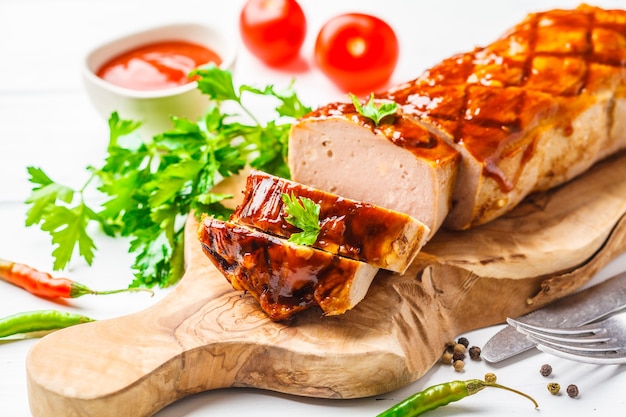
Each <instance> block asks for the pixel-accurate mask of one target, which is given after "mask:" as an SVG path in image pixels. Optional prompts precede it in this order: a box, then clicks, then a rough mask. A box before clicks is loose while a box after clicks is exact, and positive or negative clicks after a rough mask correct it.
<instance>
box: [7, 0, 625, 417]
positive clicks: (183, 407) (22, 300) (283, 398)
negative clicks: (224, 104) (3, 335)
mask: <svg viewBox="0 0 626 417" xmlns="http://www.w3.org/2000/svg"><path fill="white" fill-rule="evenodd" d="M301 3H302V5H303V7H304V9H305V12H306V13H307V17H308V23H309V31H308V37H307V41H306V43H305V46H304V48H303V58H304V62H305V63H307V64H308V67H307V65H305V66H304V67H300V68H294V67H292V68H288V69H285V70H270V69H268V68H267V67H264V66H263V65H262V64H260V63H259V62H258V61H256V60H255V59H254V58H253V57H252V56H251V55H249V54H248V52H247V51H246V50H245V49H244V48H243V47H241V49H240V51H239V57H238V62H237V66H236V68H235V71H234V72H235V79H236V82H237V83H247V84H253V85H258V86H264V85H266V84H268V83H273V84H276V85H279V86H280V85H287V84H288V83H289V82H290V80H291V79H292V78H294V77H295V79H296V88H297V90H298V92H299V93H300V95H301V97H302V99H303V100H304V101H305V102H306V103H308V104H311V105H317V104H323V103H325V102H328V101H332V100H335V99H337V98H340V97H342V96H343V93H342V92H340V91H338V90H336V89H335V88H334V87H333V85H332V84H331V83H330V82H329V81H328V80H327V79H326V78H324V76H323V75H322V74H321V73H320V72H319V71H318V70H317V69H315V67H314V66H313V65H312V60H311V56H312V48H313V42H314V38H315V34H316V33H317V30H319V28H320V27H321V25H322V23H323V22H324V21H326V20H327V19H328V18H330V17H331V16H333V15H335V14H338V13H340V12H347V11H358V12H366V13H372V14H376V15H378V16H380V17H382V18H384V19H385V20H387V21H388V22H389V23H391V24H392V25H393V26H394V28H395V29H396V30H397V33H398V35H399V37H400V41H401V57H400V62H399V65H398V68H397V71H396V73H395V75H394V81H396V82H401V81H404V80H408V79H410V78H413V77H414V76H416V75H418V74H419V73H420V72H421V71H422V70H423V69H425V68H427V67H428V66H430V65H431V64H433V63H435V62H437V61H439V60H440V59H442V58H444V57H446V56H448V55H450V54H452V53H456V52H460V51H465V50H469V49H472V48H473V47H474V46H475V45H481V44H485V43H488V42H490V41H491V40H493V39H494V38H495V37H496V36H499V35H500V34H501V33H502V32H503V31H504V30H506V29H507V28H508V27H510V26H511V25H513V24H514V23H516V22H517V21H519V20H520V19H522V18H523V16H524V15H525V14H526V13H527V12H530V11H536V10H543V9H547V8H551V7H575V6H576V5H577V4H578V1H570V0H561V1H558V0H550V1H539V0H535V1H533V0H515V1H500V2H495V1H493V0H472V1H467V0H439V1H437V0H386V1H384V2H383V1H380V0H378V1H376V0H361V1H358V0H340V1H330V0H318V1H315V0H302V2H301ZM242 4H243V1H242V0H229V1H218V0H202V1H200V0H197V1H195V0H178V1H161V0H159V1H155V0H73V1H72V0H56V1H54V0H0V257H1V258H5V259H12V260H15V261H20V262H24V263H28V264H30V265H32V266H35V267H37V268H39V269H42V270H50V269H51V265H52V259H51V256H50V253H51V251H52V247H51V244H50V240H49V237H48V236H47V235H46V234H44V233H43V232H40V231H39V230H38V229H36V228H25V227H24V218H25V210H26V206H25V205H24V204H23V201H24V199H25V198H26V197H27V196H28V195H29V192H30V186H29V183H28V181H27V173H26V167H27V166H29V165H33V166H39V167H42V168H43V169H44V170H45V171H46V172H47V173H48V174H49V175H51V176H52V177H53V178H54V179H56V180H58V181H60V182H64V183H68V184H70V185H78V184H81V183H82V181H83V180H84V175H85V171H84V167H85V166H87V165H89V164H99V163H101V161H102V158H103V157H104V150H105V146H106V140H107V133H108V132H107V127H106V123H105V121H104V120H102V119H100V118H99V117H98V116H97V114H96V113H95V110H94V109H93V108H92V106H91V104H90V102H89V100H88V98H87V96H86V95H85V92H84V90H83V86H82V81H81V77H80V66H81V60H82V58H83V56H84V55H85V54H86V52H87V51H88V50H89V48H91V47H93V46H95V45H97V44H99V43H101V42H104V41H106V40H109V39H111V38H113V37H117V36H118V35H123V34H126V33H129V32H132V31H135V30H138V29H141V28H146V27H151V26H155V25H158V24H163V23H173V22H181V21H196V22H205V23H210V24H215V25H218V26H221V27H223V28H225V29H227V30H230V31H231V32H232V35H233V36H237V37H238V32H237V14H238V11H239V8H240V7H241V5H242ZM596 4H598V5H601V6H605V7H609V8H619V7H624V5H626V3H624V2H623V1H622V0H614V1H610V0H604V1H600V0H598V1H597V3H596ZM97 244H98V247H99V251H98V253H97V255H96V260H95V262H94V264H93V265H92V266H91V267H89V266H88V265H86V264H85V263H84V262H83V261H82V260H79V259H76V260H75V261H74V262H73V263H72V265H71V267H70V268H69V269H68V270H67V271H64V272H63V273H57V275H66V276H68V277H70V278H73V279H75V280H78V281H80V282H82V283H84V284H87V285H90V286H92V287H95V288H113V287H118V286H122V287H124V286H126V285H127V284H128V283H129V282H130V280H131V279H132V275H131V270H130V265H131V262H132V258H131V257H130V255H128V254H127V253H125V252H126V244H125V242H119V241H113V240H111V239H108V238H106V237H103V236H99V238H98V240H97ZM621 269H626V261H625V260H624V259H618V260H617V261H615V262H614V263H612V264H611V265H610V266H609V267H607V268H606V269H605V270H604V271H603V272H602V273H601V274H600V277H599V278H598V279H602V278H604V277H606V276H609V275H610V274H611V273H614V272H617V271H619V270H621ZM167 292H168V291H167V290H158V291H157V294H156V295H155V297H154V298H149V297H148V296H145V295H143V294H128V295H124V294H121V295H116V296H109V297H100V298H97V297H83V298H80V299H77V300H74V301H72V302H68V303H57V304H55V303H51V302H49V301H44V300H41V299H38V298H36V297H33V296H30V295H29V294H25V293H24V292H23V291H21V290H19V289H17V288H15V287H13V286H11V285H9V284H5V283H2V282H0V316H6V315H9V314H13V313H16V312H19V311H26V310H33V309H41V308H57V309H63V310H68V311H80V312H83V313H85V314H87V315H91V316H93V317H95V318H98V319H106V318H109V317H115V316H119V315H122V314H127V313H130V312H133V311H138V310H142V309H144V308H146V307H147V306H149V305H151V304H153V303H156V302H158V301H159V300H160V299H161V298H162V297H163V296H164V295H165V294H166V293H167ZM500 327H501V326H494V327H492V328H487V329H481V330H479V331H476V332H472V333H470V334H468V335H465V336H467V337H468V338H469V339H470V341H471V343H472V344H477V345H479V346H480V345H481V344H483V343H485V342H486V340H487V339H488V338H489V337H490V336H491V335H493V334H494V333H495V332H496V331H497V330H498V329H499V328H500ZM33 343H35V340H32V339H31V340H17V341H15V340H7V341H0V417H27V416H30V412H29V408H28V400H27V394H26V377H25V371H24V364H25V358H26V354H27V352H28V350H29V348H30V347H31V346H32V345H33ZM545 362H549V363H551V364H552V366H553V367H554V369H555V377H556V379H558V380H559V381H560V382H561V384H562V385H563V386H566V385H567V384H569V383H576V384H578V386H579V387H580V389H581V393H582V394H581V397H580V398H579V399H577V400H572V399H569V398H568V397H566V396H565V395H561V396H558V397H553V396H551V395H549V394H548V392H547V390H546V388H545V383H546V380H545V379H543V378H542V377H541V376H540V375H539V367H540V366H541V364H542V363H545ZM623 370H624V367H623V366H605V367H601V366H591V365H579V364H575V363H572V362H568V361H564V360H559V359H556V358H552V357H549V356H547V355H545V354H540V353H538V352H537V351H532V352H528V353H526V354H523V355H521V356H520V357H519V358H516V359H514V360H509V361H506V362H505V363H503V364H499V365H497V366H493V365H489V364H487V363H485V362H484V361H483V362H479V363H475V362H469V363H468V364H467V368H466V372H465V373H463V374H457V373H454V372H453V371H452V370H451V369H450V368H448V367H440V366H435V367H434V368H433V370H432V371H431V372H429V373H428V374H427V375H426V376H425V377H423V378H422V379H420V380H419V381H417V382H415V383H414V384H412V385H410V386H408V387H405V388H403V389H401V390H398V391H396V392H392V393H389V394H386V395H381V396H378V397H377V398H366V399H361V400H349V401H339V400H332V401H331V400H317V399H309V398H299V397H294V396H287V395H282V394H276V393H269V392H263V391H258V390H251V389H225V390H219V391H215V392H208V393H203V394H198V395H195V396H192V397H189V398H187V399H185V400H182V401H179V402H177V403H175V404H173V405H171V406H169V407H167V408H166V409H164V410H163V411H161V412H159V413H158V414H157V416H158V417H174V416H176V417H182V416H201V415H202V416H206V415H229V416H238V415H241V416H244V415H246V416H248V415H254V416H256V417H261V416H272V417H274V416H276V415H299V416H317V415H320V414H322V413H323V414H325V415H327V416H374V415H376V414H377V413H378V412H380V411H382V410H384V409H385V408H387V407H389V406H391V405H392V404H393V403H395V402H396V401H399V400H401V399H402V398H404V397H406V396H408V395H410V394H411V393H413V392H415V391H418V390H421V389H423V388H425V387H427V386H429V385H432V384H435V383H441V382H445V381H448V380H452V379H457V378H461V379H466V378H481V377H482V376H483V375H484V373H485V372H496V373H497V374H498V376H499V380H500V381H502V382H503V383H504V382H506V383H509V384H511V385H514V386H516V387H517V388H520V389H522V390H524V391H527V392H529V393H530V394H531V395H533V396H535V397H536V398H537V399H538V401H539V403H540V406H541V415H543V416H544V417H545V416H566V415H567V416H569V415H598V416H604V415H616V414H620V413H622V411H618V410H623V408H624V398H625V396H624V394H623V387H624V386H626V375H625V374H624V373H623V372H622V371H623ZM525 401H526V400H523V399H519V400H517V399H516V398H511V396H510V394H505V393H499V392H493V391H491V392H483V393H481V394H479V395H477V396H475V397H471V398H468V399H466V400H464V401H463V402H460V403H456V404H455V405H452V406H448V407H445V408H443V409H439V410H437V411H435V412H432V413H431V414H430V415H433V416H449V415H457V414H459V415H478V414H480V415H484V416H502V415H520V416H537V415H538V414H536V413H537V412H536V411H535V410H533V409H532V407H531V406H530V404H528V403H526V402H525ZM51 417H52V416H51ZM54 417H56V416H54ZM59 417H62V416H59Z"/></svg>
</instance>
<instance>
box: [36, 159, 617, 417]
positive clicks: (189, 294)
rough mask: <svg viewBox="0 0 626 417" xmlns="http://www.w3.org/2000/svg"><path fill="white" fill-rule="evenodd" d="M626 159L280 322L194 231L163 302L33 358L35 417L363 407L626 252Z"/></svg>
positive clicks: (442, 237)
mask: <svg viewBox="0 0 626 417" xmlns="http://www.w3.org/2000/svg"><path fill="white" fill-rule="evenodd" d="M624 213H626V155H624V154H622V155H618V156H615V157H612V158H610V159H608V160H606V161H604V162H602V163H600V164H598V165H596V166H595V167H594V168H592V169H591V170H590V171H589V172H587V173H586V174H585V175H584V176H582V177H580V178H578V179H576V180H574V181H572V182H570V183H568V184H567V185H565V186H562V187H560V188H557V189H554V190H552V191H550V192H545V193H540V194H535V195H533V196H531V197H529V198H527V199H526V200H525V201H524V202H523V203H522V204H521V205H520V206H519V207H518V208H517V209H515V210H514V211H513V212H511V213H510V214H509V215H507V216H505V217H503V218H500V219H498V220H495V221H493V222H491V223H489V224H486V225H484V226H481V227H478V228H475V229H472V230H469V231H464V232H447V231H441V232H439V233H438V234H437V235H436V236H435V237H434V238H433V240H431V242H429V243H428V245H427V246H426V247H425V248H424V249H423V250H422V251H421V253H420V254H419V255H418V257H417V259H416V261H415V262H414V263H413V265H412V266H411V267H410V269H409V271H408V272H406V273H405V274H403V275H397V274H395V275H394V274H391V273H387V272H384V271H382V272H380V273H379V274H378V276H377V277H376V279H375V281H374V283H373V285H372V287H371V288H370V290H369V292H368V295H367V296H366V297H365V299H364V300H363V301H362V302H361V303H360V304H358V305H357V306H356V307H355V308H354V309H353V310H351V311H349V312H347V313H346V314H344V315H341V316H336V317H323V316H322V314H321V310H319V309H317V308H313V309H310V310H307V311H305V312H304V313H302V314H299V315H298V316H297V317H296V318H295V319H294V320H293V321H291V322H289V323H276V322H272V321H270V320H269V319H268V318H267V317H266V316H265V315H264V313H263V312H262V311H261V310H260V309H259V308H258V307H257V304H256V302H255V300H254V299H253V298H252V297H251V296H250V295H244V294H242V293H241V292H239V291H235V290H233V289H232V287H231V286H230V284H229V283H228V282H227V281H226V279H225V278H224V277H223V276H222V275H221V274H220V273H219V272H218V271H217V270H216V269H215V268H214V267H213V265H212V264H211V263H210V261H209V260H208V258H207V257H206V256H205V255H204V254H203V253H202V251H201V247H200V244H199V242H198V241H197V239H196V234H195V228H196V226H197V223H196V222H195V220H193V218H191V219H190V220H189V221H188V222H187V231H186V236H187V238H186V249H185V250H186V263H187V269H186V272H185V275H184V277H183V279H182V280H181V281H180V282H179V283H178V285H177V287H176V288H175V289H174V290H173V291H172V292H171V293H170V294H168V295H167V296H166V297H165V298H164V299H163V300H161V301H159V302H158V303H156V304H155V305H154V306H152V307H150V308H148V309H146V310H144V311H140V312H137V313H134V314H131V315H128V316H123V317H119V318H114V319H108V320H103V321H96V322H92V323H87V324H83V325H80V326H75V327H71V328H68V329H65V330H61V331H57V332H54V333H51V334H49V335H46V336H45V337H43V338H42V339H41V340H40V341H38V342H37V343H36V344H35V345H34V346H33V347H32V348H31V350H30V351H29V354H28V357H27V360H26V369H27V381H28V395H29V401H30V407H31V411H32V413H33V416H34V417H49V416H61V415H62V416H65V417H74V416H94V417H95V416H98V417H105V416H111V417H143V416H150V415H153V414H154V413H156V412H157V411H159V410H160V409H162V408H164V407H165V406H166V405H168V404H170V403H172V402H174V401H176V400H178V399H180V398H183V397H185V396H187V395H190V394H193V393H197V392H201V391H205V390H211V389H217V388H224V387H256V388H259V389H266V390H274V391H278V392H282V393H288V394H294V395H299V396H310V397H320V398H357V397H365V396H372V395H377V394H381V393H385V392H388V391H391V390H394V389H397V388H399V387H402V386H404V385H406V384H408V383H410V382H413V381H415V380H417V379H418V378H420V377H421V376H422V375H424V374H425V373H426V372H427V371H428V370H429V369H430V368H431V367H432V366H433V365H434V364H435V363H436V362H437V360H438V359H439V358H440V355H441V353H442V350H443V346H444V344H445V342H446V341H448V340H451V339H453V338H455V337H456V336H457V335H460V334H462V333H463V332H467V331H471V330H474V329H477V328H481V327H485V326H489V325H493V324H497V323H501V322H503V321H504V319H505V318H506V317H507V316H518V315H521V314H524V313H528V312H530V311H532V310H534V309H536V308H539V307H541V306H543V305H545V304H547V303H549V302H551V301H553V300H556V299H558V298H561V297H563V296H565V295H568V294H570V293H572V292H573V291H575V290H576V289H578V288H580V287H581V286H582V285H583V284H585V283H586V282H587V281H588V280H590V279H591V277H592V276H593V275H594V274H595V273H596V272H597V271H598V270H599V269H600V268H602V267H603V266H604V265H606V264H607V263H608V262H609V261H610V260H612V259H613V258H615V257H616V256H617V255H619V254H620V253H621V252H623V251H624V250H626V224H625V221H624V219H623V216H624Z"/></svg>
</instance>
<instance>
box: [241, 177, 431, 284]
mask: <svg viewBox="0 0 626 417" xmlns="http://www.w3.org/2000/svg"><path fill="white" fill-rule="evenodd" d="M283 194H287V195H293V196H295V197H297V198H303V197H304V198H308V199H310V200H312V201H313V202H314V203H316V204H318V205H319V207H320V214H319V226H320V232H319V234H318V236H317V240H316V241H315V242H314V243H313V244H312V246H314V247H316V248H318V249H322V250H324V251H326V252H330V253H333V254H339V255H341V256H345V257H348V258H351V259H354V260H358V261H362V262H366V263H369V264H370V265H372V266H375V267H377V268H384V269H388V270H390V271H393V272H400V273H402V272H404V271H406V269H407V268H408V266H409V265H410V264H411V262H412V261H413V259H414V258H415V256H416V255H417V253H418V252H419V250H420V248H421V247H422V246H423V245H424V243H425V242H426V239H427V237H428V235H429V229H428V228H427V227H426V226H425V225H424V224H422V223H421V222H419V221H417V220H416V219H414V218H412V217H411V216H408V215H406V214H404V213H400V212H397V211H392V210H388V209H385V208H382V207H378V206H376V205H373V204H368V203H363V202H359V201H354V200H350V199H346V198H343V197H340V196H337V195H334V194H332V193H328V192H325V191H322V190H319V189H315V188H312V187H307V186H305V185H302V184H299V183H296V182H293V181H289V180H287V179H285V178H279V177H276V176H273V175H269V174H267V173H265V172H261V171H257V170H252V171H251V172H250V174H249V175H248V177H247V180H246V188H245V190H244V192H243V201H242V202H241V203H240V204H239V205H238V206H237V207H236V209H235V211H234V213H233V214H232V215H231V217H230V220H231V221H232V222H234V223H237V224H241V225H247V226H250V227H254V228H256V229H258V230H261V231H263V232H266V233H270V234H273V235H275V236H280V237H284V238H290V237H291V235H292V234H293V233H296V232H299V229H298V228H297V227H295V226H293V225H292V224H290V223H289V222H288V221H287V220H286V218H287V212H286V210H285V204H284V202H283V199H282V196H283Z"/></svg>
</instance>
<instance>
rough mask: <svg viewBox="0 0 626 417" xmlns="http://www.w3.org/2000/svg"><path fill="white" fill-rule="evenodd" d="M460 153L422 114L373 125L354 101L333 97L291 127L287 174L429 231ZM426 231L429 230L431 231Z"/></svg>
mask: <svg viewBox="0 0 626 417" xmlns="http://www.w3.org/2000/svg"><path fill="white" fill-rule="evenodd" d="M459 159H460V156H459V152H458V151H457V150H455V149H454V147H452V146H451V145H449V144H448V143H447V142H446V141H444V140H441V137H440V136H439V135H438V134H437V132H434V131H432V130H429V129H428V128H427V127H426V126H425V125H424V124H422V123H421V122H420V121H419V120H417V119H416V118H412V117H405V116H403V115H402V114H400V113H399V114H397V115H396V116H395V120H394V123H393V124H387V123H383V124H380V125H378V126H376V125H374V123H373V122H372V121H371V120H370V119H367V118H365V117H363V116H361V115H359V114H358V113H357V111H356V109H355V107H354V105H353V104H352V103H333V104H330V105H328V106H325V107H322V108H319V109H318V110H316V111H314V112H313V113H311V114H309V115H307V116H305V117H304V118H302V119H301V120H300V121H298V122H297V123H296V124H294V126H293V127H292V130H291V134H290V138H289V156H288V163H289V169H290V170H291V177H292V179H293V180H294V181H297V182H299V183H302V184H306V185H308V186H311V187H314V188H317V189H320V190H325V191H328V192H331V193H334V194H337V195H341V196H343V197H345V198H350V199H352V200H356V201H366V202H368V203H371V204H376V205H378V206H381V207H385V208H388V209H391V210H394V211H399V212H402V213H406V214H408V215H409V216H411V217H413V218H415V219H417V220H419V221H420V222H422V223H423V224H425V225H426V226H427V227H428V228H429V230H430V235H432V234H433V233H434V232H435V231H436V230H437V229H438V228H439V226H440V225H441V223H442V222H443V220H444V219H445V217H446V215H447V214H448V211H449V210H450V205H451V196H452V188H453V187H454V184H455V179H456V175H457V169H458V162H459ZM429 237H430V236H429Z"/></svg>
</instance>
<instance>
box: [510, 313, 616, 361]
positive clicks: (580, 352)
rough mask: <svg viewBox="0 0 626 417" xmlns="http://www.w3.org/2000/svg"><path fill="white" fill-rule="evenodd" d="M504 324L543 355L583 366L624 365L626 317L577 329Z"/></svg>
mask: <svg viewBox="0 0 626 417" xmlns="http://www.w3.org/2000/svg"><path fill="white" fill-rule="evenodd" d="M506 321H507V323H509V324H510V325H511V326H513V327H515V328H516V329H517V330H518V331H519V332H521V333H523V334H525V335H526V337H528V338H529V339H530V340H531V341H533V342H534V343H536V344H537V349H539V350H541V351H543V352H546V353H550V354H552V355H555V356H558V357H561V358H565V359H571V360H575V361H578V362H584V363H592V364H620V363H626V313H621V314H616V315H613V316H610V317H608V318H606V319H604V320H602V321H598V322H594V323H590V324H587V325H584V326H579V327H564V328H557V327H542V326H537V325H533V324H528V323H524V322H522V321H519V320H514V319H511V318H507V319H506Z"/></svg>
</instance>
